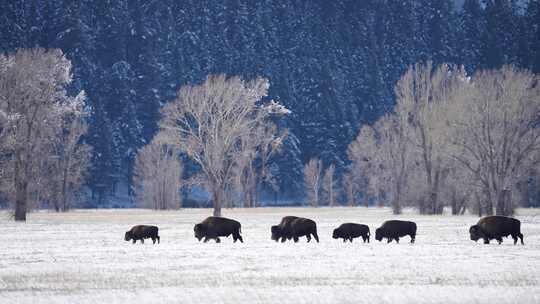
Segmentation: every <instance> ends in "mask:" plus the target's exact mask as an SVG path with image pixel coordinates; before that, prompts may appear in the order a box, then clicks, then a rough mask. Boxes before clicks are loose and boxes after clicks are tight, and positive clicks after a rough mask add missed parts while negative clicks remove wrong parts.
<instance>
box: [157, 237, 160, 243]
mask: <svg viewBox="0 0 540 304" xmlns="http://www.w3.org/2000/svg"><path fill="white" fill-rule="evenodd" d="M159 241H160V239H159V235H158V236H157V243H158V244H159Z"/></svg>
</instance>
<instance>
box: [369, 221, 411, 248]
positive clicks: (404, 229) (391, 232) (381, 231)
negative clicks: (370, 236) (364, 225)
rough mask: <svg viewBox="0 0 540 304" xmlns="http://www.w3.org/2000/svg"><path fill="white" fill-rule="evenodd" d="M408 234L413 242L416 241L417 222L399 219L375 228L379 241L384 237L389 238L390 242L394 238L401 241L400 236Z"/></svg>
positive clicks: (376, 237)
mask: <svg viewBox="0 0 540 304" xmlns="http://www.w3.org/2000/svg"><path fill="white" fill-rule="evenodd" d="M406 235H409V236H410V237H411V243H414V239H415V237H416V223H414V222H408V221H399V220H392V221H386V222H384V223H383V224H382V226H381V227H379V228H377V230H375V239H376V240H377V241H379V242H380V241H381V240H382V239H383V238H387V239H388V243H390V242H391V241H392V240H396V242H397V243H399V238H400V237H402V236H406Z"/></svg>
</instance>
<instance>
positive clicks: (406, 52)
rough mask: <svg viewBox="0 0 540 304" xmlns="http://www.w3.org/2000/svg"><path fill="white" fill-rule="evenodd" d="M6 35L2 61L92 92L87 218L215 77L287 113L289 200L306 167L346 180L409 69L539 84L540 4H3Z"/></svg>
mask: <svg viewBox="0 0 540 304" xmlns="http://www.w3.org/2000/svg"><path fill="white" fill-rule="evenodd" d="M0 33H1V35H0V51H1V52H12V51H14V50H15V49H17V48H30V47H35V46H41V47H44V48H60V49H62V50H63V51H64V52H65V53H66V54H67V57H68V59H70V60H71V61H72V64H73V71H74V78H75V80H74V82H73V88H72V89H73V92H78V91H79V90H81V89H82V90H84V91H85V92H86V95H87V103H88V106H89V108H90V110H91V115H90V117H89V131H88V135H87V137H86V138H85V141H86V142H87V143H88V144H89V145H90V146H91V147H92V148H93V149H92V156H91V167H90V173H89V174H90V175H89V179H88V180H87V186H88V188H89V189H91V191H92V195H93V198H94V199H93V200H91V204H92V206H110V199H111V197H113V196H115V195H130V194H131V193H130V192H131V190H130V189H132V187H129V185H131V184H132V179H133V174H132V172H133V167H134V166H133V165H134V160H135V156H136V152H137V150H138V149H139V148H141V147H142V146H143V145H144V144H145V143H148V142H149V141H150V140H151V139H152V137H153V135H154V134H155V133H156V131H157V128H158V127H157V122H158V119H159V109H160V107H161V106H162V105H164V104H166V103H167V102H168V101H171V100H172V99H174V97H175V95H176V92H177V89H178V88H179V87H181V86H182V85H185V84H189V83H200V82H201V81H203V80H204V79H205V78H206V76H207V75H209V74H215V73H225V74H228V75H239V76H242V77H244V78H247V79H251V78H254V77H256V76H262V77H266V78H268V79H269V81H270V97H271V98H273V99H275V100H278V101H279V102H280V103H281V104H283V105H285V106H286V107H287V108H288V109H290V110H291V112H292V113H291V114H290V115H288V116H287V117H286V119H285V120H284V121H283V122H282V123H281V125H280V127H281V128H288V129H289V133H288V137H287V139H286V141H285V143H284V146H283V149H282V152H281V154H279V155H277V156H274V157H273V159H272V160H271V163H272V165H271V166H270V168H271V169H272V170H274V171H275V172H276V173H278V174H275V175H276V176H277V178H278V182H279V186H280V190H279V196H278V198H279V199H285V198H296V197H300V196H302V195H303V193H302V192H303V190H302V188H303V185H302V180H303V167H304V164H305V163H307V161H308V160H309V159H310V158H312V157H314V156H316V157H319V158H320V159H322V161H323V165H324V166H325V167H327V166H330V165H331V164H334V165H335V166H336V171H337V172H341V171H342V170H343V169H344V168H345V167H346V166H347V165H348V163H349V161H348V160H347V146H348V145H349V144H350V143H351V142H352V141H353V139H354V138H355V137H356V135H357V133H358V130H359V128H360V127H361V126H362V125H363V124H369V123H372V122H374V121H375V120H377V119H378V118H379V117H380V116H381V115H382V114H384V113H386V112H388V111H390V110H391V109H392V108H393V106H394V86H395V84H396V82H397V80H398V79H399V78H400V76H401V75H402V74H403V73H404V72H405V71H406V69H407V67H408V66H409V65H411V64H413V63H416V62H422V61H426V60H432V61H433V62H434V63H435V64H437V63H442V62H451V63H457V64H463V65H464V66H465V68H466V69H467V71H468V72H473V71H475V70H477V69H489V68H496V67H500V66H502V65H504V64H506V63H512V64H515V65H517V66H519V67H524V68H528V69H530V70H532V71H533V72H535V73H540V2H539V1H538V0H531V1H527V2H526V3H521V2H516V1H508V0H506V1H504V0H493V1H491V0H485V1H478V0H465V1H464V2H463V7H461V8H456V7H455V5H454V2H453V1H449V0H441V1H431V0H417V1H412V0H404V1H389V0H364V1H357V0H335V1H326V0H318V1H274V0H260V1H249V0H227V1H209V0H186V1H173V0H160V1H146V0H103V1H91V0H81V1H69V0H57V1H46V0H19V1H1V2H0ZM195 170H197V168H196V166H194V165H191V166H188V167H187V170H185V174H190V173H192V172H193V171H195ZM338 176H339V174H338ZM126 185H128V187H125V186H126ZM121 191H124V192H125V193H119V192H121Z"/></svg>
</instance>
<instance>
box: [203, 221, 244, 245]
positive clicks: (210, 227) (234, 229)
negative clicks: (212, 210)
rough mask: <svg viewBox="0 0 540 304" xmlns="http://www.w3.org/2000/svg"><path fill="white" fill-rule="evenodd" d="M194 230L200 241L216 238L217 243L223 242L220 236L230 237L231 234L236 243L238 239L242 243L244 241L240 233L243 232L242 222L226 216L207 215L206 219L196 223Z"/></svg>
mask: <svg viewBox="0 0 540 304" xmlns="http://www.w3.org/2000/svg"><path fill="white" fill-rule="evenodd" d="M193 231H194V232H195V237H196V238H197V239H198V240H199V242H200V241H201V239H202V238H204V242H205V243H206V242H208V240H210V239H214V240H216V243H219V242H221V241H220V239H219V237H220V236H225V237H228V236H229V235H231V234H232V236H233V240H234V242H235V243H236V241H237V240H240V242H242V243H243V242H244V240H243V239H242V236H241V235H240V233H242V229H241V225H240V223H239V222H238V221H235V220H232V219H228V218H224V217H218V216H210V217H207V218H206V219H205V220H204V221H202V222H201V223H199V224H197V225H195V227H193Z"/></svg>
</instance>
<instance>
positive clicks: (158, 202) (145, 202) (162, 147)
mask: <svg viewBox="0 0 540 304" xmlns="http://www.w3.org/2000/svg"><path fill="white" fill-rule="evenodd" d="M182 172H183V166H182V163H181V161H180V159H179V157H178V151H177V149H174V148H173V147H172V146H170V145H167V144H162V143H160V138H156V139H155V140H153V141H152V142H150V143H149V144H147V145H146V146H144V147H142V148H141V149H140V150H139V152H138V153H137V157H136V160H135V169H134V173H135V175H134V183H135V195H136V198H137V206H139V207H143V208H152V209H156V210H158V209H159V210H165V209H177V208H180V207H181V197H180V189H181V187H182Z"/></svg>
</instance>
